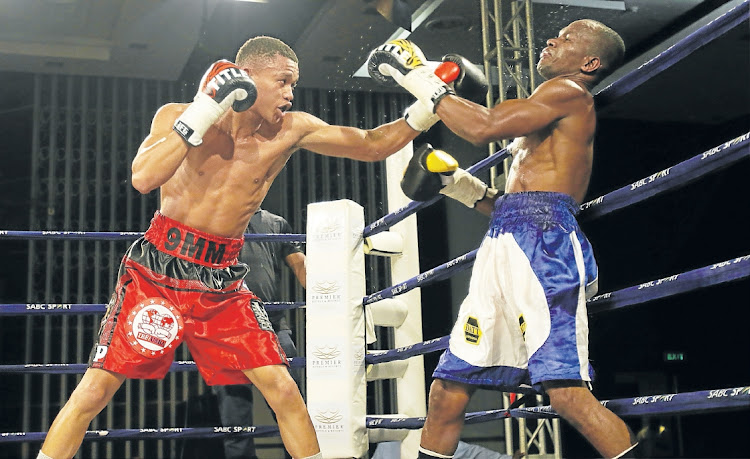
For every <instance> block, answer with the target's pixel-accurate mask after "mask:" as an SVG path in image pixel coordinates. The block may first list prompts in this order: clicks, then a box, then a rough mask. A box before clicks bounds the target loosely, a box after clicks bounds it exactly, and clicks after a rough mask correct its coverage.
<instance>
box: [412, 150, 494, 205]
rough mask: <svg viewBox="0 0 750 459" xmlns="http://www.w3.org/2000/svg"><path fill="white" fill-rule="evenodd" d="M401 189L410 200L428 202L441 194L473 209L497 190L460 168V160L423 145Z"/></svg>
mask: <svg viewBox="0 0 750 459" xmlns="http://www.w3.org/2000/svg"><path fill="white" fill-rule="evenodd" d="M401 190H402V191H403V192H404V194H405V195H406V196H408V197H409V199H413V200H414V201H427V200H428V199H431V198H433V197H434V196H436V195H437V194H438V193H440V194H442V195H445V196H448V197H449V198H452V199H455V200H456V201H458V202H460V203H461V204H463V205H465V206H466V207H471V208H473V207H474V206H475V205H476V203H477V202H478V201H480V200H482V199H484V198H485V197H487V196H489V197H494V196H496V195H497V190H496V189H494V188H490V187H488V186H487V185H486V184H485V183H484V182H482V181H481V180H479V179H478V178H476V177H474V176H473V175H471V174H470V173H468V172H467V171H465V170H463V169H461V168H460V167H458V161H456V159H455V158H453V156H451V155H449V154H448V153H446V152H444V151H442V150H435V149H434V148H432V145H430V144H429V143H426V144H424V145H422V146H421V147H420V148H419V149H418V150H417V151H416V152H414V156H412V158H411V160H410V161H409V164H408V165H407V166H406V170H405V171H404V177H403V178H402V179H401Z"/></svg>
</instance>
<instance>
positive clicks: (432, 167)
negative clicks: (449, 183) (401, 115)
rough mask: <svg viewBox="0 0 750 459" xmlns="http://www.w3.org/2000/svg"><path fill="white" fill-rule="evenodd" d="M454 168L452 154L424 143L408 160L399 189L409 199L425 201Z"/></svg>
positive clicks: (437, 190)
mask: <svg viewBox="0 0 750 459" xmlns="http://www.w3.org/2000/svg"><path fill="white" fill-rule="evenodd" d="M417 103H419V102H417ZM456 169H458V162H457V161H456V160H455V159H454V158H453V156H451V155H449V154H448V153H446V152H444V151H442V150H435V149H434V148H432V145H430V144H429V143H426V144H424V145H422V146H421V147H419V149H418V150H417V151H415V152H414V155H413V156H412V157H411V160H409V164H408V165H407V166H406V170H405V171H404V176H403V178H402V179H401V190H402V191H403V192H404V194H405V195H406V196H408V197H409V199H413V200H414V201H427V200H428V199H430V198H433V197H435V196H437V194H438V193H439V192H440V189H441V188H443V186H444V184H443V180H445V179H446V178H447V177H449V176H450V175H452V174H453V173H454V172H455V171H456Z"/></svg>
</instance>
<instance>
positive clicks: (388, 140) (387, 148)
mask: <svg viewBox="0 0 750 459" xmlns="http://www.w3.org/2000/svg"><path fill="white" fill-rule="evenodd" d="M296 121H299V122H300V124H302V125H303V127H302V128H301V129H303V131H302V134H301V136H300V138H299V140H298V141H297V143H296V148H304V149H306V150H310V151H313V152H315V153H319V154H322V155H326V156H336V157H341V158H351V159H356V160H359V161H381V160H383V159H385V158H387V157H388V156H390V155H392V154H393V153H395V152H397V151H399V150H400V149H401V148H403V147H404V146H405V145H406V144H408V143H409V142H411V141H412V140H414V139H415V138H416V137H417V136H418V135H419V134H421V132H419V131H415V130H414V129H412V128H411V127H410V126H409V124H407V123H406V121H405V120H404V119H403V118H401V119H399V120H396V121H393V122H390V123H387V124H383V125H381V126H378V127H376V128H374V129H359V128H355V127H348V126H335V125H330V124H328V123H326V122H325V121H323V120H321V119H319V118H317V117H315V116H313V115H310V114H309V113H303V112H295V122H296Z"/></svg>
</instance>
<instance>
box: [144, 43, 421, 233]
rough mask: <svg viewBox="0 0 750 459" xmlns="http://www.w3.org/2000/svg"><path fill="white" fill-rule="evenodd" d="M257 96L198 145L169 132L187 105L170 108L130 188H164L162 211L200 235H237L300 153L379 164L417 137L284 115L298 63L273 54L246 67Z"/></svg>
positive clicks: (162, 113)
mask: <svg viewBox="0 0 750 459" xmlns="http://www.w3.org/2000/svg"><path fill="white" fill-rule="evenodd" d="M247 71H248V73H249V74H250V76H251V77H252V78H253V80H254V81H255V83H256V85H257V89H258V99H257V100H256V102H255V104H254V105H253V106H252V107H251V108H250V109H249V110H247V111H244V112H240V113H237V112H234V111H232V110H229V111H227V112H226V113H225V114H224V115H222V117H221V118H219V120H218V121H217V122H216V123H215V124H214V125H212V126H211V128H210V129H209V130H208V131H207V132H206V134H205V135H204V136H203V143H202V144H201V145H200V146H198V147H188V146H187V144H186V143H185V142H184V141H183V140H182V138H181V137H179V136H178V135H177V134H176V133H175V132H173V131H172V126H173V124H174V121H175V120H176V119H177V117H178V116H180V114H181V113H182V112H183V111H184V110H185V108H186V107H187V104H167V105H165V106H163V107H162V108H161V109H160V110H159V111H158V112H157V114H156V115H155V117H154V121H153V123H152V127H151V132H150V134H149V136H148V137H146V139H145V140H144V141H143V143H142V144H141V147H140V148H139V150H138V155H136V158H135V159H134V161H133V166H132V169H133V179H132V181H133V186H134V187H135V188H136V189H138V190H139V191H141V192H144V193H147V192H150V191H152V190H153V189H156V188H160V189H161V206H160V212H161V213H163V214H164V215H165V216H167V217H169V218H172V219H175V220H177V221H180V222H182V223H183V224H185V225H188V226H191V227H193V228H195V229H198V230H200V231H205V232H207V233H211V234H215V235H218V236H225V237H240V236H241V235H242V233H243V231H244V230H245V228H246V227H247V224H248V222H249V221H250V217H251V216H252V215H253V213H254V212H255V211H256V209H257V208H258V207H259V206H260V204H261V202H262V201H263V199H264V198H265V196H266V194H267V193H268V190H269V189H270V187H271V184H272V183H273V180H274V179H275V178H276V176H277V175H278V174H279V172H280V171H281V169H282V168H283V167H284V165H285V164H286V162H287V160H288V159H289V158H290V157H291V155H292V154H293V153H294V152H295V151H297V150H298V149H301V148H305V149H308V150H310V151H313V152H316V153H321V154H324V155H328V156H338V157H347V158H352V159H357V160H362V161H378V160H382V159H385V158H386V157H387V156H388V155H390V154H392V153H395V152H396V151H398V150H399V149H400V148H402V147H403V146H404V145H406V144H407V143H408V142H409V141H411V140H412V139H413V138H414V137H416V136H417V134H418V132H417V131H414V130H413V129H411V128H410V127H409V126H408V124H406V122H404V121H403V119H401V120H398V121H395V122H392V123H389V124H386V125H383V126H380V127H378V128H375V129H371V130H362V129H357V128H352V127H344V126H332V125H329V124H327V123H325V122H323V121H322V120H320V119H318V118H317V117H315V116H313V115H310V114H307V113H303V112H290V111H287V110H289V109H290V108H291V106H292V100H293V89H294V85H295V84H296V82H297V79H298V75H299V71H298V68H297V64H296V63H295V62H294V61H292V60H290V59H288V58H285V57H283V56H279V55H277V56H276V57H275V61H274V62H272V65H271V66H269V67H264V68H262V69H247Z"/></svg>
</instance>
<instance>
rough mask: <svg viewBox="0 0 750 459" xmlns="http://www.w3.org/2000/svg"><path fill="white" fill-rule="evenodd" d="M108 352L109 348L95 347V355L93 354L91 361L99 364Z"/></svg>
mask: <svg viewBox="0 0 750 459" xmlns="http://www.w3.org/2000/svg"><path fill="white" fill-rule="evenodd" d="M108 350H109V346H101V345H99V346H96V353H95V354H94V358H93V359H92V360H93V361H94V362H101V361H102V360H104V356H106V355H107V351H108Z"/></svg>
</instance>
